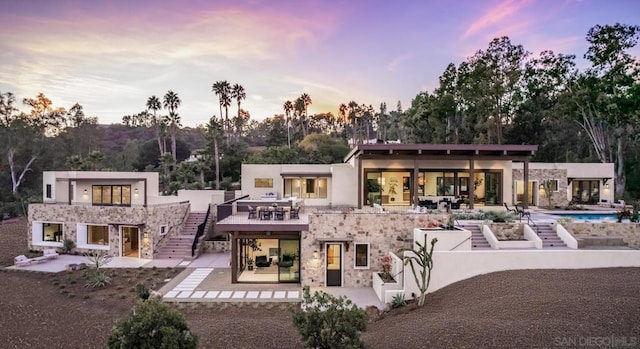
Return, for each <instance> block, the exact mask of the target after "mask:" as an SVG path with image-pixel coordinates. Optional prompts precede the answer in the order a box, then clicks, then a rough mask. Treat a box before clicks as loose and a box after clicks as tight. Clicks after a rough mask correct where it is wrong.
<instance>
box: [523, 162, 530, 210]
mask: <svg viewBox="0 0 640 349" xmlns="http://www.w3.org/2000/svg"><path fill="white" fill-rule="evenodd" d="M522 175H523V181H524V198H523V199H522V208H528V207H529V160H528V159H525V160H524V166H523V170H522Z"/></svg>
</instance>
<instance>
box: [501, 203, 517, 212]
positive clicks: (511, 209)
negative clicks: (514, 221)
mask: <svg viewBox="0 0 640 349" xmlns="http://www.w3.org/2000/svg"><path fill="white" fill-rule="evenodd" d="M504 208H506V209H507V212H513V213H518V209H517V208H518V206H516V208H515V209H514V208H509V206H507V203H506V202H505V203H504Z"/></svg>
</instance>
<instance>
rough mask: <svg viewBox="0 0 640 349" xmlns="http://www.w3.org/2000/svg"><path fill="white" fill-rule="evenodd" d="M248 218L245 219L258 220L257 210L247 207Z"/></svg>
mask: <svg viewBox="0 0 640 349" xmlns="http://www.w3.org/2000/svg"><path fill="white" fill-rule="evenodd" d="M248 208H249V217H247V218H248V219H257V218H258V210H257V209H256V208H255V207H253V206H249V207H248Z"/></svg>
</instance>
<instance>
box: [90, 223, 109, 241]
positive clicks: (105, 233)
mask: <svg viewBox="0 0 640 349" xmlns="http://www.w3.org/2000/svg"><path fill="white" fill-rule="evenodd" d="M87 243H88V244H89V245H108V244H109V227H107V226H104V225H89V226H87Z"/></svg>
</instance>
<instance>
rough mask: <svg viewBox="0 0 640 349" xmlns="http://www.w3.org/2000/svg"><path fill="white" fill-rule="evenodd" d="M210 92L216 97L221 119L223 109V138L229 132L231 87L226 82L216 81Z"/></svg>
mask: <svg viewBox="0 0 640 349" xmlns="http://www.w3.org/2000/svg"><path fill="white" fill-rule="evenodd" d="M211 90H212V91H213V92H214V93H215V94H216V95H217V96H218V101H219V104H220V118H222V108H224V109H225V119H224V122H223V124H222V131H223V132H224V134H225V136H228V132H229V106H230V105H231V85H230V84H229V82H228V81H227V80H224V81H216V82H215V83H214V84H213V86H212V87H211Z"/></svg>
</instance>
